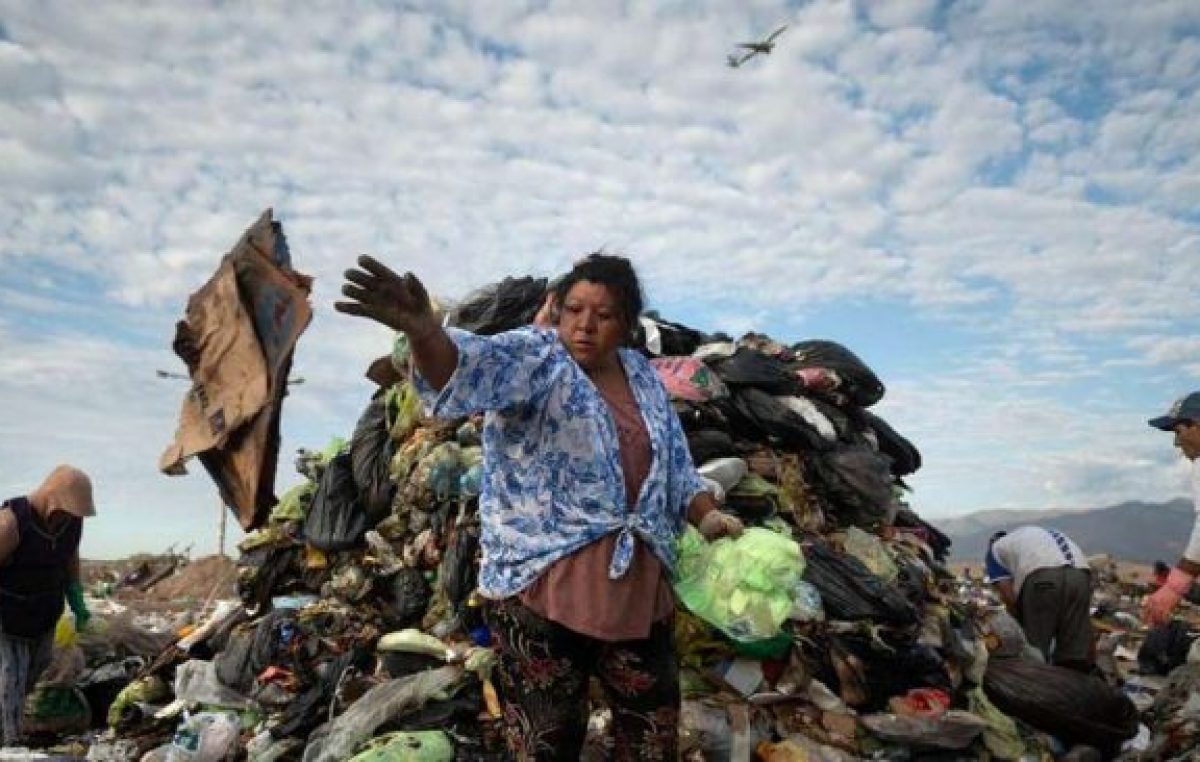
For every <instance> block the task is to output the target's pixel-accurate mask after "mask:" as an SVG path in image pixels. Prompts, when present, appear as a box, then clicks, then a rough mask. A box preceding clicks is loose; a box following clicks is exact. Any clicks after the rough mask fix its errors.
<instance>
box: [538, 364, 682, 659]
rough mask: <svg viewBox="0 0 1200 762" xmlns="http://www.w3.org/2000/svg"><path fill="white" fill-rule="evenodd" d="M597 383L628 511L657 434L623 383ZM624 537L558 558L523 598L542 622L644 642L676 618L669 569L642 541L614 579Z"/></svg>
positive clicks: (601, 637) (612, 536) (613, 537)
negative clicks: (611, 568) (616, 447)
mask: <svg viewBox="0 0 1200 762" xmlns="http://www.w3.org/2000/svg"><path fill="white" fill-rule="evenodd" d="M617 379H618V382H614V383H611V384H604V385H600V384H597V389H599V391H600V395H601V396H602V397H603V398H604V401H605V402H606V403H608V409H609V412H610V413H612V417H613V421H614V422H615V423H616V424H617V441H618V443H619V444H620V454H621V471H622V472H623V475H624V477H625V499H626V502H627V505H628V506H629V509H630V510H632V509H633V506H634V505H635V504H636V503H637V498H638V495H639V494H640V492H641V489H642V482H644V481H645V480H646V475H647V474H648V473H649V472H650V462H651V458H652V457H653V456H652V452H651V448H650V435H649V433H647V431H646V424H645V422H644V421H643V420H642V412H641V409H640V408H639V407H638V404H637V400H636V399H634V396H633V392H632V391H631V390H630V389H629V384H628V383H627V382H626V381H625V379H624V377H623V376H618V377H617ZM616 538H617V533H616V532H613V533H611V534H607V535H605V536H604V537H601V538H600V539H599V540H597V541H595V542H593V543H592V544H590V545H586V546H584V547H582V548H580V549H579V550H577V551H576V552H575V553H572V554H571V555H569V556H566V557H565V558H562V559H559V560H558V561H556V562H555V563H554V564H552V565H551V566H550V567H549V568H548V569H546V571H545V572H543V573H542V575H541V576H540V577H538V578H537V579H536V580H535V581H534V583H533V584H532V585H530V586H529V587H527V588H525V589H524V590H522V591H521V593H520V600H521V603H523V604H525V605H526V606H528V607H529V608H531V609H533V610H534V611H536V612H537V613H538V614H540V615H541V616H543V617H545V618H547V619H550V620H552V621H555V622H558V623H559V624H561V625H563V626H564V627H567V628H569V629H572V630H574V631H576V632H579V633H582V634H584V635H587V636H589V637H593V638H597V639H599V640H608V641H616V640H638V639H641V638H645V637H647V636H648V635H649V634H650V625H652V624H653V623H654V622H657V621H658V620H660V619H664V618H666V617H668V616H670V615H671V613H672V612H673V611H674V610H675V597H674V594H673V593H672V592H671V586H670V584H669V583H668V582H667V579H666V575H664V574H663V568H662V563H661V562H660V561H659V560H658V558H657V557H656V556H655V555H654V553H653V552H652V551H651V550H650V548H649V547H648V546H647V545H646V543H645V542H643V541H641V540H635V542H634V552H633V561H632V563H631V564H630V566H629V571H628V572H627V573H626V574H625V576H624V577H621V578H620V579H615V580H614V579H609V578H608V564H609V561H610V560H611V559H612V553H613V548H614V547H615V545H616Z"/></svg>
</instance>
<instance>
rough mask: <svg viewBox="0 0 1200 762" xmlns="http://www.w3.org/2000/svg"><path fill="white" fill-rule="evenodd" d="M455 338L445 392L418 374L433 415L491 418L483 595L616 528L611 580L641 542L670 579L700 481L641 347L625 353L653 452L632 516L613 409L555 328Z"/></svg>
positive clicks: (498, 594)
mask: <svg viewBox="0 0 1200 762" xmlns="http://www.w3.org/2000/svg"><path fill="white" fill-rule="evenodd" d="M447 332H448V333H449V335H450V338H451V340H452V341H453V342H454V343H455V345H456V346H457V347H458V367H457V368H456V369H455V371H454V374H453V375H452V376H451V377H450V380H449V382H447V384H446V386H445V388H443V389H442V390H441V392H440V393H438V392H435V391H434V390H433V389H432V388H431V387H430V386H429V384H428V383H427V382H426V381H425V380H424V379H423V378H421V377H420V376H419V374H417V375H416V376H415V383H416V387H417V390H418V391H419V392H420V394H421V398H422V400H423V401H424V403H425V405H426V408H427V411H428V412H429V414H430V415H433V416H435V417H438V418H456V417H460V416H464V415H470V414H472V413H476V412H480V411H484V412H485V413H486V415H485V417H484V426H483V453H484V455H483V485H482V490H481V493H480V498H479V513H480V521H481V524H482V532H481V538H480V540H481V544H482V547H483V563H482V566H481V569H480V575H479V589H480V592H481V593H482V594H483V595H485V596H486V597H489V598H506V597H508V596H510V595H515V594H517V593H519V592H520V591H521V590H523V589H524V588H525V587H527V586H528V585H529V584H531V583H532V582H533V581H534V580H535V579H537V578H538V576H539V575H540V574H541V573H542V572H543V571H545V570H546V568H547V567H549V566H550V565H551V564H553V563H554V562H555V561H557V560H558V559H560V558H563V557H564V556H567V555H570V554H571V553H574V552H575V551H577V550H579V549H580V548H582V547H584V546H585V545H588V544H589V543H592V542H595V541H596V540H598V539H600V538H601V537H604V536H605V535H607V534H610V533H612V532H619V533H620V535H619V536H618V538H617V542H616V550H615V551H614V553H613V557H612V560H611V561H610V563H609V570H608V573H609V577H611V578H613V579H617V578H619V577H622V576H624V574H625V573H626V572H627V571H628V570H629V564H630V561H631V560H632V558H633V550H634V542H635V541H636V540H635V538H638V539H641V540H642V541H644V542H646V543H647V544H648V545H649V547H650V549H651V550H652V551H653V552H654V554H655V555H656V556H657V557H658V559H659V560H660V561H661V562H662V563H663V566H664V567H665V568H666V569H668V570H670V572H671V573H673V572H674V568H675V541H676V537H677V536H678V534H679V533H680V532H681V531H682V530H683V525H684V520H685V517H686V515H687V507H688V505H689V504H690V503H691V500H692V498H693V497H695V495H696V493H698V492H699V491H700V490H702V489H703V484H702V483H701V481H700V478H699V475H698V474H697V473H696V470H695V467H694V466H693V465H692V458H691V454H690V453H689V452H688V448H687V440H686V439H685V437H684V434H683V428H682V427H681V426H680V424H679V417H678V416H677V415H676V414H675V411H674V409H673V408H672V407H671V404H670V400H669V398H668V396H667V392H666V390H665V389H664V388H663V385H662V382H661V381H659V378H658V375H657V374H656V373H655V371H654V368H653V367H651V365H650V363H649V362H647V361H646V359H645V358H644V357H642V355H640V354H639V353H638V352H636V351H634V350H630V349H621V350H619V351H620V358H621V362H622V364H623V365H624V368H625V375H626V378H628V380H629V386H630V389H631V391H632V392H633V396H634V399H636V400H637V403H638V407H639V408H640V409H641V411H642V418H643V420H644V422H645V424H646V430H647V432H649V435H650V442H651V451H652V461H651V465H650V472H649V474H648V475H647V477H646V480H645V482H644V483H643V485H642V488H641V493H640V494H639V496H638V499H637V503H636V504H635V505H634V507H633V508H632V509H630V508H629V507H628V505H627V502H626V497H625V480H624V475H623V474H622V470H621V461H620V446H619V445H618V442H617V430H616V424H615V423H614V422H613V418H612V415H611V414H610V413H609V410H608V405H607V403H606V402H605V401H604V398H603V397H601V396H600V392H599V391H598V390H597V389H596V387H595V385H593V384H592V381H591V379H589V378H588V377H587V374H586V373H585V372H584V371H583V369H582V368H580V367H579V365H578V364H576V363H575V361H574V359H572V357H571V355H570V354H569V353H568V352H567V348H566V347H565V346H563V344H562V342H560V341H559V339H558V334H557V333H556V332H555V331H553V330H548V329H542V328H521V329H518V330H514V331H508V332H506V333H501V334H498V335H495V336H476V335H474V334H471V333H468V332H466V331H461V330H456V329H448V330H447Z"/></svg>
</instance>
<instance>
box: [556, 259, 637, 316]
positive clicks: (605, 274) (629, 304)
mask: <svg viewBox="0 0 1200 762" xmlns="http://www.w3.org/2000/svg"><path fill="white" fill-rule="evenodd" d="M582 281H587V282H589V283H598V284H600V285H601V286H604V287H606V288H607V289H609V290H610V291H612V293H613V296H614V297H615V298H616V300H617V306H618V308H619V309H620V311H621V319H622V320H624V321H625V330H626V331H627V332H628V333H629V334H630V335H631V336H632V333H633V331H634V329H636V328H637V327H638V316H639V315H641V314H642V305H643V299H642V286H641V284H640V283H639V282H638V276H637V273H636V272H634V271H633V265H632V264H630V262H629V260H628V259H626V258H625V257H618V256H615V255H612V254H605V253H603V252H600V251H597V252H593V253H591V254H588V255H587V256H586V257H584V258H583V259H581V260H579V261H578V262H576V263H575V266H574V267H573V268H571V272H569V273H567V274H566V275H564V276H562V278H560V279H559V280H557V281H555V283H554V284H553V289H554V301H555V302H556V303H557V304H558V305H559V306H560V307H561V306H562V304H563V302H564V301H566V298H567V293H568V292H569V291H570V290H571V289H572V288H574V286H575V284H576V283H580V282H582Z"/></svg>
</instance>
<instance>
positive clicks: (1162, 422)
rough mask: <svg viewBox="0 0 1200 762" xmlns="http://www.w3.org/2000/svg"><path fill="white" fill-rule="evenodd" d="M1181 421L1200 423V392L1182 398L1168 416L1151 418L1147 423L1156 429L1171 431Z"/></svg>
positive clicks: (1169, 411) (1173, 406)
mask: <svg viewBox="0 0 1200 762" xmlns="http://www.w3.org/2000/svg"><path fill="white" fill-rule="evenodd" d="M1181 421H1200V392H1192V393H1191V394H1187V395H1184V396H1183V397H1180V398H1179V399H1177V400H1175V404H1174V405H1171V409H1170V410H1168V411H1167V414H1166V415H1160V416H1159V417H1157V418H1151V419H1150V420H1149V421H1147V423H1149V424H1150V425H1151V426H1153V427H1154V428H1156V429H1162V430H1163V431H1171V430H1173V429H1174V428H1175V426H1176V424H1178V423H1179V422H1181Z"/></svg>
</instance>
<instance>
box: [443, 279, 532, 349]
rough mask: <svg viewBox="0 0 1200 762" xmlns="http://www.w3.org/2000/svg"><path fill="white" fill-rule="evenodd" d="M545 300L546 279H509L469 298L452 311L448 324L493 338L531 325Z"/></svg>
mask: <svg viewBox="0 0 1200 762" xmlns="http://www.w3.org/2000/svg"><path fill="white" fill-rule="evenodd" d="M545 300H546V279H545V278H530V277H524V278H505V279H504V280H502V281H500V282H499V283H493V284H492V285H490V286H485V287H483V288H481V289H480V290H478V291H476V292H475V293H473V294H471V295H470V296H468V297H467V299H466V301H464V302H463V303H462V304H459V305H458V306H457V307H455V308H454V309H452V310H450V314H449V315H448V316H447V320H446V322H447V324H448V325H451V326H454V327H455V328H462V329H463V330H465V331H470V332H471V333H477V334H479V335H481V336H491V335H493V334H497V333H502V332H504V331H511V330H512V329H514V328H522V327H524V326H527V325H529V324H530V323H532V322H533V318H534V317H535V316H536V315H537V312H538V309H540V308H541V306H542V303H543V302H544V301H545Z"/></svg>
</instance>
